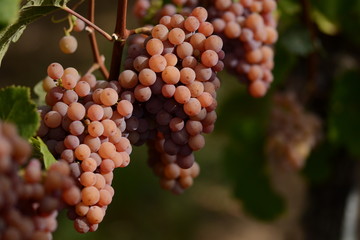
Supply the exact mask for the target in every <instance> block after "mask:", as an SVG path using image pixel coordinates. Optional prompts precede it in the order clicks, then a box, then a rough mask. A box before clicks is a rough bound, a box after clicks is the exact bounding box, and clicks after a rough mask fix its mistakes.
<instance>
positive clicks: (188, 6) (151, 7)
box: [133, 0, 199, 21]
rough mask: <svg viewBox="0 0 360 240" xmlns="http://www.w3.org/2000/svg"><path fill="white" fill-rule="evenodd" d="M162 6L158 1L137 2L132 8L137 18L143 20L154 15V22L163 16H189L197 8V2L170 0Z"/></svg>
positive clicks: (195, 0) (139, 0)
mask: <svg viewBox="0 0 360 240" xmlns="http://www.w3.org/2000/svg"><path fill="white" fill-rule="evenodd" d="M161 5H162V1H159V0H137V1H136V2H135V4H134V7H133V12H134V14H135V16H137V17H138V18H144V17H147V16H149V14H150V15H151V16H152V15H154V19H155V21H158V20H159V19H160V18H161V17H163V16H172V15H174V14H176V13H178V9H180V12H179V13H180V14H181V15H183V16H189V15H190V13H191V11H192V10H193V9H194V8H195V7H197V6H199V1H198V0H172V1H171V2H170V3H166V4H164V6H161Z"/></svg>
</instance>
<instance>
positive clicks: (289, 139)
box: [267, 92, 322, 169]
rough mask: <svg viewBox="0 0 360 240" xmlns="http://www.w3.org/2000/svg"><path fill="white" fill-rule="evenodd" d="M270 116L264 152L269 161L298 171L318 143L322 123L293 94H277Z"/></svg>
mask: <svg viewBox="0 0 360 240" xmlns="http://www.w3.org/2000/svg"><path fill="white" fill-rule="evenodd" d="M273 102H274V105H273V108H272V111H271V115H270V126H269V130H268V131H269V134H268V137H267V151H268V153H269V154H268V155H269V157H270V158H272V159H274V160H276V161H279V162H281V163H282V164H285V165H290V166H291V167H292V168H295V169H301V168H302V167H303V166H304V165H305V162H306V159H307V157H308V156H309V154H310V152H311V150H312V149H313V148H314V147H315V146H316V144H317V143H318V142H319V140H320V139H321V125H322V124H321V120H320V119H319V118H318V117H317V116H316V115H314V114H313V113H309V112H307V111H305V109H304V108H303V106H302V105H301V103H299V102H298V100H297V99H296V97H295V94H294V93H292V92H285V93H281V94H277V95H275V97H274V101H273Z"/></svg>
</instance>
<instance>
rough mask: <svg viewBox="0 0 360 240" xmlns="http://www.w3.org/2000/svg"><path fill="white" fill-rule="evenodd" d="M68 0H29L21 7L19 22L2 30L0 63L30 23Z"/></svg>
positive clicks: (0, 35)
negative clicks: (12, 43)
mask: <svg viewBox="0 0 360 240" xmlns="http://www.w3.org/2000/svg"><path fill="white" fill-rule="evenodd" d="M68 1H69V0H31V1H27V2H26V4H25V5H24V6H23V7H21V9H20V16H19V18H18V20H17V22H16V23H14V24H12V25H10V26H8V27H7V28H5V29H3V30H2V31H1V32H0V65H1V61H2V59H3V58H4V55H5V53H6V51H7V50H8V48H9V46H10V44H11V42H16V41H17V40H18V39H19V38H20V36H21V35H22V33H23V32H24V30H25V28H26V26H27V25H28V24H30V23H31V22H33V21H35V20H36V19H38V18H40V17H43V16H45V15H47V14H49V13H51V12H53V11H55V10H57V9H59V8H60V7H62V6H64V5H65V4H66V3H67V2H68ZM44 34H45V33H44Z"/></svg>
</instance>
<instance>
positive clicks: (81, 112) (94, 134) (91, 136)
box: [38, 63, 132, 233]
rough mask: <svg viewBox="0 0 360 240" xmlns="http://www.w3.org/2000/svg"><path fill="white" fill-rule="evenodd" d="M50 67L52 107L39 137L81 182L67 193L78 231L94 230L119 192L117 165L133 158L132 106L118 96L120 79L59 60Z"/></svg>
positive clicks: (47, 84) (43, 111)
mask: <svg viewBox="0 0 360 240" xmlns="http://www.w3.org/2000/svg"><path fill="white" fill-rule="evenodd" d="M47 72H48V77H47V78H46V79H45V80H44V82H43V86H44V89H45V90H47V95H46V103H47V105H48V106H43V107H40V109H39V111H40V113H41V118H42V122H41V126H40V128H39V131H38V136H40V137H41V138H42V139H43V140H44V141H45V143H46V144H47V146H48V148H49V150H50V151H51V152H52V153H53V155H54V156H55V158H56V159H60V161H65V162H67V163H68V165H69V167H70V169H71V173H72V176H73V178H74V179H75V181H76V182H77V183H78V184H79V186H80V190H79V191H76V190H74V192H72V193H71V194H69V195H68V196H67V198H65V201H66V203H67V204H68V205H69V206H70V207H69V214H68V216H69V218H70V219H72V220H74V221H75V222H74V224H75V228H76V230H77V231H79V232H82V233H84V232H88V231H95V230H96V229H97V227H98V224H99V223H100V222H101V221H102V220H103V217H104V215H105V211H106V208H107V206H108V205H109V204H110V203H111V201H112V197H113V195H114V190H113V188H112V187H111V183H112V180H113V170H114V169H115V168H118V167H126V166H127V165H128V164H129V162H130V157H129V154H130V153H131V151H132V146H131V145H130V142H129V140H128V139H127V138H125V137H123V136H122V131H123V130H124V128H125V121H124V117H128V116H130V115H131V113H132V105H131V103H130V102H128V101H127V100H121V101H119V96H118V93H119V91H120V86H119V83H118V82H116V81H110V82H107V81H96V78H95V76H94V75H93V74H91V73H87V74H85V75H84V76H82V77H81V76H80V75H79V73H78V71H77V70H76V69H75V68H66V69H64V68H63V67H62V65H60V64H59V63H52V64H50V65H49V67H48V69H47ZM118 101H119V102H118Z"/></svg>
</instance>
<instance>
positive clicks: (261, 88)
mask: <svg viewBox="0 0 360 240" xmlns="http://www.w3.org/2000/svg"><path fill="white" fill-rule="evenodd" d="M276 6H277V4H276V1H275V0H241V1H239V2H238V3H233V2H232V1H231V0H214V4H213V6H212V7H211V8H210V9H209V13H210V14H211V18H212V24H213V26H214V31H215V32H216V33H218V34H221V36H222V38H223V40H224V42H225V44H224V45H225V47H224V51H225V52H226V53H227V55H226V60H225V66H226V69H228V70H229V71H230V72H233V73H234V74H235V75H236V76H238V78H239V80H240V81H243V82H245V83H246V84H247V85H248V91H249V93H250V95H252V96H253V97H262V96H264V95H265V94H266V92H267V90H268V88H269V86H270V83H271V82H272V81H273V75H272V72H271V71H272V69H273V67H274V60H273V58H274V52H273V49H272V45H273V44H274V43H275V42H276V41H277V38H278V36H277V31H276V21H275V19H274V16H273V11H274V10H275V9H276Z"/></svg>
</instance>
